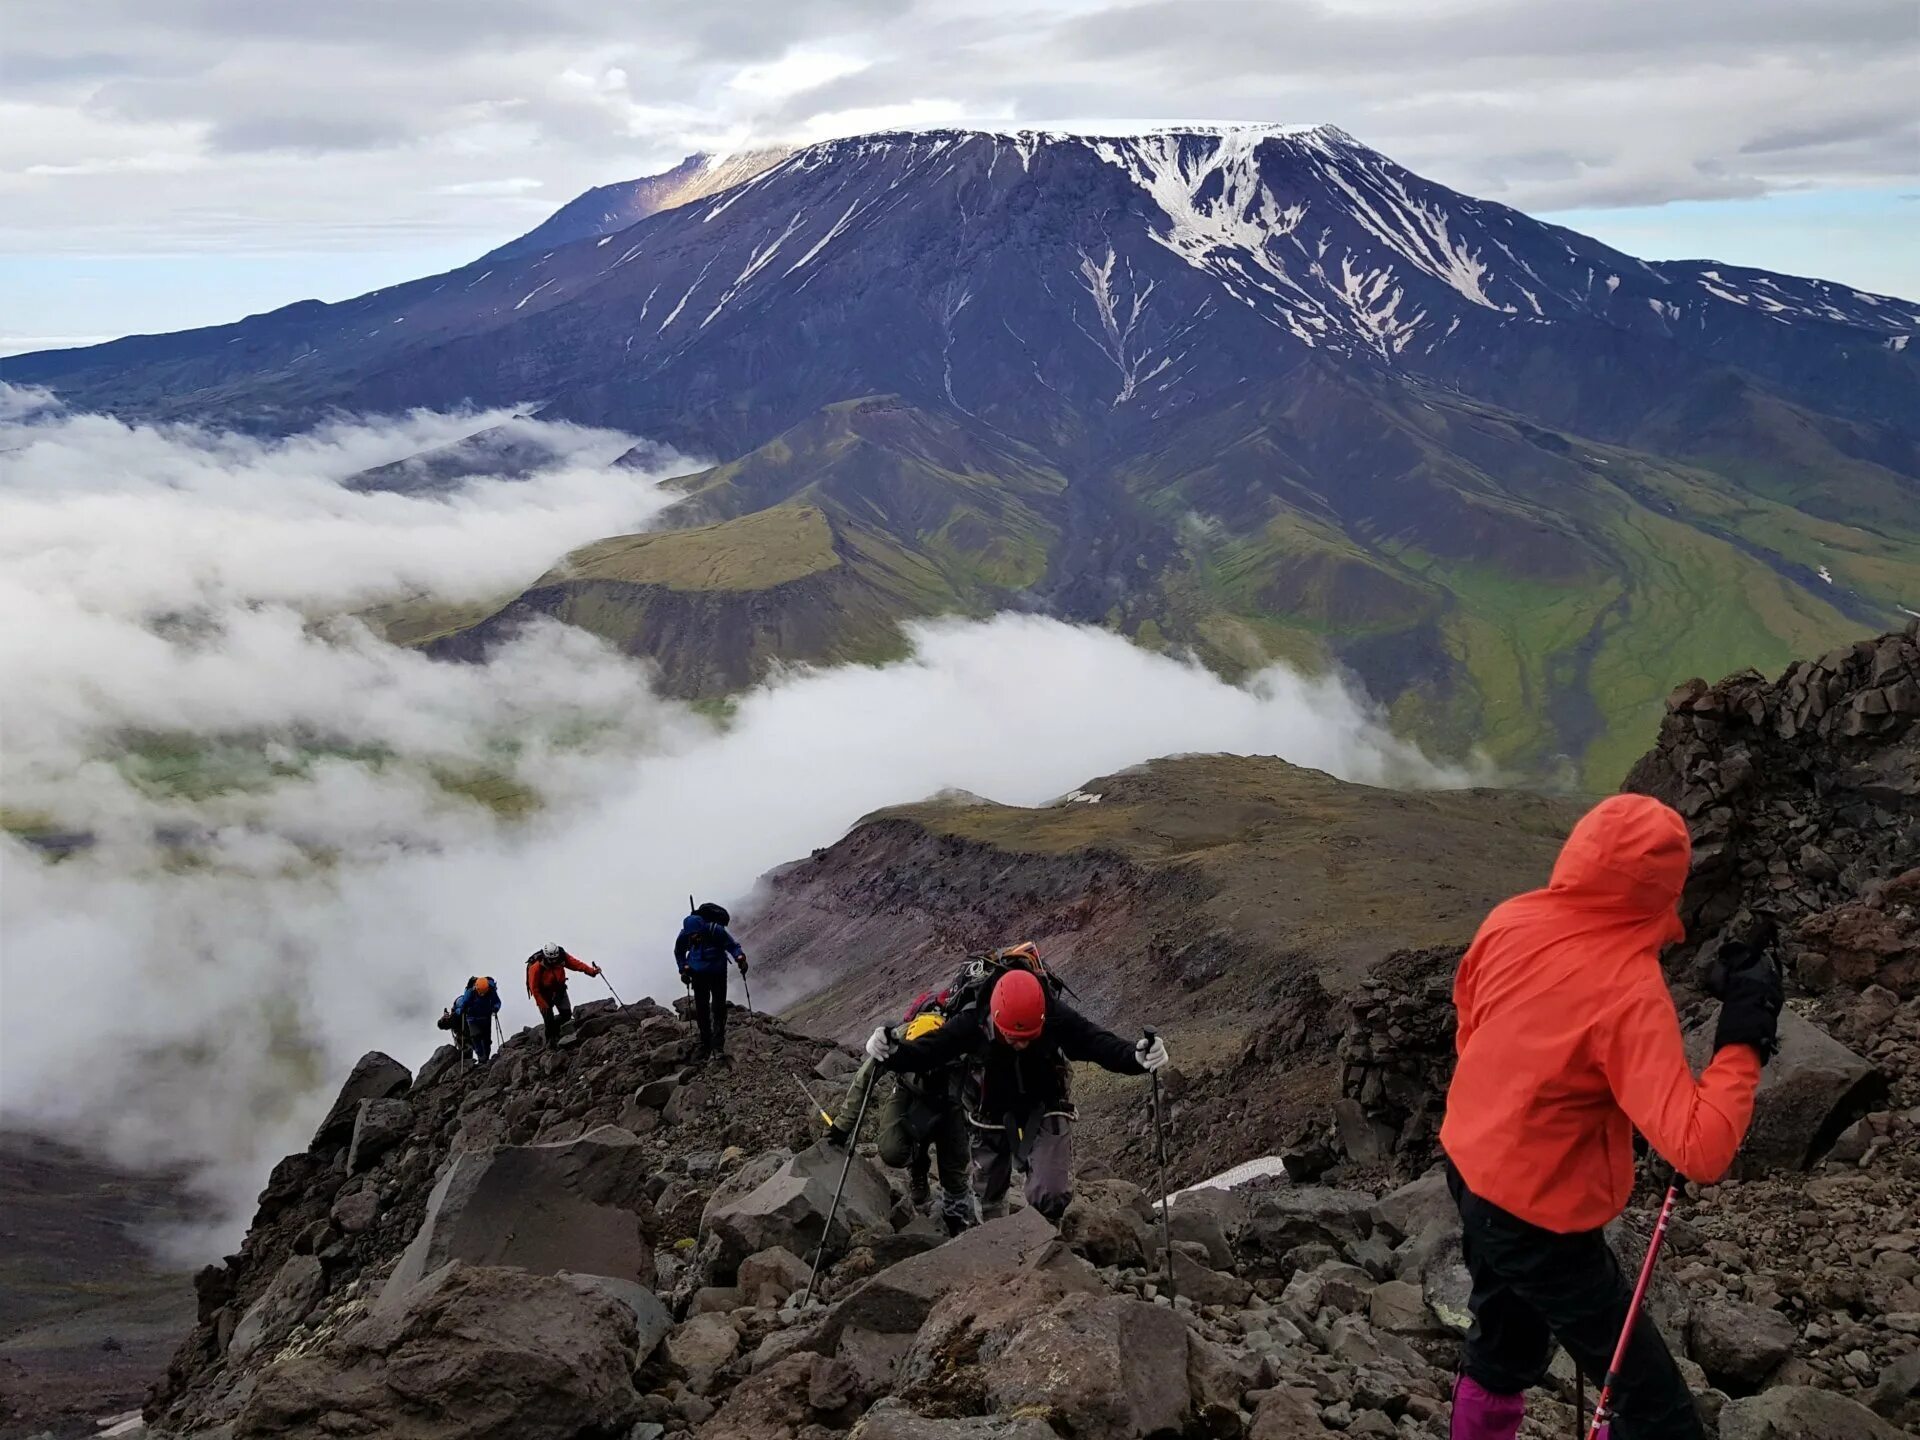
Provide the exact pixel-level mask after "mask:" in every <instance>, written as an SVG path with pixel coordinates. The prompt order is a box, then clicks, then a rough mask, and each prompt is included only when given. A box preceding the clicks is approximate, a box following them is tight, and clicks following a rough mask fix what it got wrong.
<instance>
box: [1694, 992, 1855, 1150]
mask: <svg viewBox="0 0 1920 1440" xmlns="http://www.w3.org/2000/svg"><path fill="white" fill-rule="evenodd" d="M1717 1014H1718V1012H1717V1011H1716V1012H1714V1014H1712V1015H1710V1016H1709V1017H1708V1018H1706V1019H1705V1020H1703V1021H1702V1022H1701V1023H1700V1024H1698V1025H1696V1026H1695V1027H1694V1028H1693V1029H1692V1030H1691V1031H1689V1032H1688V1036H1687V1053H1688V1056H1689V1058H1691V1059H1692V1060H1693V1062H1694V1064H1695V1065H1696V1066H1697V1067H1699V1066H1704V1065H1705V1064H1706V1062H1707V1060H1708V1059H1709V1058H1711V1051H1712V1046H1713V1026H1714V1024H1715V1023H1716V1019H1717ZM1886 1089H1887V1086H1886V1077H1885V1076H1884V1075H1882V1074H1881V1073H1880V1071H1879V1070H1878V1069H1876V1068H1875V1067H1874V1066H1873V1064H1872V1063H1871V1062H1869V1061H1867V1060H1863V1059H1862V1058H1861V1057H1860V1056H1858V1055H1856V1054H1854V1053H1853V1051H1851V1050H1849V1049H1848V1048H1847V1047H1846V1046H1844V1045H1842V1044H1841V1043H1840V1042H1839V1041H1838V1040H1835V1039H1834V1038H1833V1037H1832V1036H1831V1035H1828V1034H1827V1033H1826V1032H1825V1031H1824V1030H1822V1029H1820V1027H1819V1026H1817V1025H1815V1024H1814V1023H1813V1022H1812V1021H1811V1020H1808V1019H1806V1018H1805V1017H1804V1016H1802V1015H1801V1014H1799V1013H1798V1012H1797V1011H1795V1010H1794V1009H1793V1008H1792V1007H1788V1008H1787V1009H1786V1010H1783V1011H1782V1012H1781V1014H1780V1051H1779V1053H1778V1054H1777V1055H1775V1056H1774V1057H1773V1059H1772V1061H1770V1062H1769V1063H1768V1065H1767V1068H1766V1070H1765V1072H1764V1073H1763V1074H1762V1075H1761V1078H1760V1089H1759V1090H1758V1092H1756V1094H1755V1095H1754V1105H1753V1123H1752V1124H1751V1126H1749V1127H1748V1130H1747V1138H1746V1140H1745V1141H1744V1143H1743V1144H1742V1145H1741V1147H1740V1158H1739V1159H1738V1160H1737V1161H1736V1162H1735V1165H1734V1174H1735V1175H1736V1176H1743V1177H1753V1176H1757V1175H1763V1174H1765V1173H1767V1172H1768V1171H1770V1170H1804V1169H1805V1168H1806V1167H1807V1166H1809V1165H1811V1164H1812V1163H1813V1162H1814V1161H1816V1160H1817V1159H1819V1158H1820V1156H1821V1155H1823V1154H1825V1153H1826V1149H1827V1147H1828V1146H1829V1145H1831V1144H1832V1143H1833V1142H1834V1141H1835V1140H1836V1139H1838V1138H1839V1136H1840V1132H1841V1131H1842V1130H1844V1129H1846V1127H1847V1126H1848V1125H1850V1124H1851V1123H1852V1122H1853V1121H1854V1120H1855V1119H1857V1118H1858V1117H1859V1116H1860V1115H1862V1114H1864V1113H1865V1112H1866V1111H1867V1110H1869V1109H1871V1108H1872V1107H1873V1106H1874V1105H1875V1104H1877V1103H1878V1102H1879V1100H1880V1099H1881V1098H1882V1097H1884V1096H1885V1094H1886Z"/></svg>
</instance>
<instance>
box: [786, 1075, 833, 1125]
mask: <svg viewBox="0 0 1920 1440" xmlns="http://www.w3.org/2000/svg"><path fill="white" fill-rule="evenodd" d="M788 1078H790V1079H791V1080H792V1081H793V1083H794V1084H796V1085H798V1086H799V1087H800V1093H801V1094H802V1095H804V1096H806V1097H807V1108H808V1109H809V1110H811V1111H813V1112H814V1113H815V1114H816V1115H818V1116H819V1117H820V1118H821V1119H822V1120H824V1121H826V1122H827V1128H828V1129H829V1130H831V1129H832V1128H833V1116H831V1115H829V1114H828V1113H827V1112H826V1111H825V1110H824V1109H822V1108H821V1105H820V1101H819V1100H818V1099H817V1098H815V1096H814V1093H813V1092H812V1091H811V1090H809V1089H807V1082H806V1081H804V1080H802V1079H801V1078H800V1077H799V1076H798V1075H793V1076H790V1077H788Z"/></svg>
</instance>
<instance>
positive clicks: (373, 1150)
mask: <svg viewBox="0 0 1920 1440" xmlns="http://www.w3.org/2000/svg"><path fill="white" fill-rule="evenodd" d="M412 1133H413V1106H411V1105H409V1104H408V1103H407V1102H406V1101H404V1100H362V1101H361V1102H360V1108H359V1110H358V1111H357V1112H355V1115H354V1119H353V1141H352V1144H351V1145H350V1146H349V1147H348V1150H347V1173H348V1174H349V1175H357V1174H359V1173H360V1172H361V1171H362V1170H365V1169H368V1168H370V1167H371V1166H372V1164H373V1162H374V1161H375V1160H378V1159H379V1158H380V1157H381V1156H382V1155H384V1154H386V1153H387V1151H389V1150H391V1149H392V1148H393V1147H394V1146H395V1145H398V1144H399V1143H400V1142H401V1141H402V1140H404V1139H406V1138H407V1136H409V1135H411V1134H412Z"/></svg>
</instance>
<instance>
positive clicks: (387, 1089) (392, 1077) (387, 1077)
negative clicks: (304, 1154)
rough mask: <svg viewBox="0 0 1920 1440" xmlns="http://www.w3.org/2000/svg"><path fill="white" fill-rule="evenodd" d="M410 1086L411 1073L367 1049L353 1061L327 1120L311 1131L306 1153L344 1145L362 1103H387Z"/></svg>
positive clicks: (398, 1063)
mask: <svg viewBox="0 0 1920 1440" xmlns="http://www.w3.org/2000/svg"><path fill="white" fill-rule="evenodd" d="M412 1083H413V1072H412V1071H410V1070H408V1069H407V1067H406V1066H404V1065H402V1064H401V1063H400V1062H399V1061H398V1060H396V1059H394V1058H393V1057H392V1056H391V1055H382V1054H381V1053H380V1052H379V1051H378V1050H369V1051H368V1052H367V1053H366V1054H364V1055H362V1056H361V1057H360V1058H359V1059H358V1060H356V1061H355V1062H354V1066H353V1069H352V1070H350V1071H348V1072H347V1080H346V1083H345V1084H344V1085H342V1086H341V1087H340V1094H339V1096H338V1098H336V1099H335V1100H334V1102H333V1108H332V1109H331V1110H329V1111H327V1118H326V1119H324V1120H322V1121H321V1122H320V1128H319V1129H318V1130H316V1131H314V1132H313V1142H312V1144H310V1145H309V1146H308V1147H307V1148H308V1149H309V1150H324V1149H326V1148H328V1147H329V1146H333V1145H344V1144H346V1143H347V1142H348V1141H349V1140H351V1139H352V1138H353V1122H354V1119H355V1118H356V1117H357V1116H358V1115H359V1113H360V1102H361V1101H362V1100H389V1099H392V1098H393V1097H394V1096H396V1095H400V1094H403V1093H405V1091H406V1089H407V1087H408V1086H410V1085H411V1084H412Z"/></svg>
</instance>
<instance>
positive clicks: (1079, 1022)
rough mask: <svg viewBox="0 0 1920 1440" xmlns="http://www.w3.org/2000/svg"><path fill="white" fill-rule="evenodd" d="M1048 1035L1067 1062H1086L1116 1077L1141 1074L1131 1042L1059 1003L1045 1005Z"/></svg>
mask: <svg viewBox="0 0 1920 1440" xmlns="http://www.w3.org/2000/svg"><path fill="white" fill-rule="evenodd" d="M1047 1033H1048V1034H1049V1035H1050V1036H1052V1038H1053V1041H1054V1043H1055V1044H1056V1045H1058V1046H1059V1047H1060V1053H1061V1054H1062V1055H1064V1056H1066V1057H1067V1058H1068V1059H1069V1060H1085V1061H1088V1062H1090V1063H1092V1064H1094V1065H1098V1066H1099V1067H1100V1068H1101V1069H1102V1070H1111V1071H1112V1072H1113V1073H1114V1074H1116V1075H1144V1074H1146V1073H1147V1067H1146V1066H1144V1065H1142V1064H1141V1063H1140V1057H1139V1056H1138V1055H1137V1054H1135V1053H1134V1048H1133V1041H1131V1040H1125V1039H1122V1038H1121V1037H1120V1036H1118V1035H1116V1034H1114V1033H1113V1031H1111V1030H1106V1029H1102V1028H1101V1027H1100V1026H1098V1025H1096V1024H1094V1023H1093V1022H1092V1021H1091V1020H1089V1019H1087V1017H1086V1016H1084V1015H1082V1014H1081V1013H1080V1012H1079V1011H1078V1010H1076V1009H1074V1008H1073V1007H1072V1006H1071V1005H1068V1004H1067V1003H1066V1002H1064V1001H1061V1000H1050V1001H1048V1002H1047Z"/></svg>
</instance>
